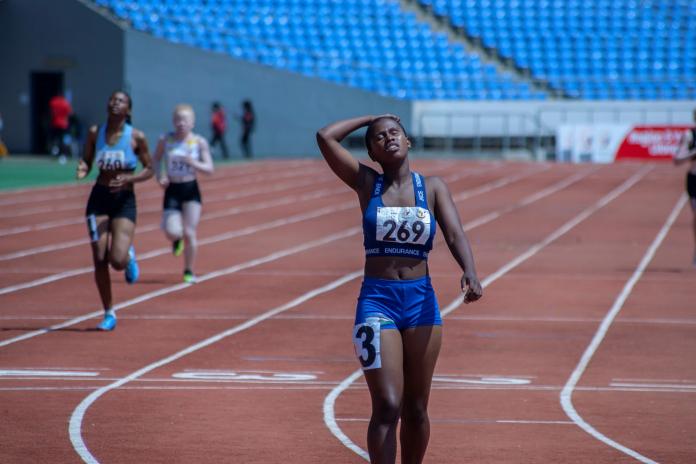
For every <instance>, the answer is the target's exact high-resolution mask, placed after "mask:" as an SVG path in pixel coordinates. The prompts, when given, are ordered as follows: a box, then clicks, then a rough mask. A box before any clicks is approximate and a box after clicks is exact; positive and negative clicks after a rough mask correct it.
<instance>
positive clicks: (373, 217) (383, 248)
mask: <svg viewBox="0 0 696 464" xmlns="http://www.w3.org/2000/svg"><path fill="white" fill-rule="evenodd" d="M411 177H412V178H413V193H414V195H415V198H416V206H384V203H382V188H383V186H384V176H383V175H380V176H378V177H377V179H376V180H375V185H374V188H373V191H372V196H371V197H370V201H369V203H368V204H367V208H366V209H365V214H364V215H363V237H364V241H363V244H364V246H365V255H366V256H368V257H369V256H403V257H407V258H416V259H428V252H430V250H432V248H433V238H434V237H435V216H434V215H433V214H432V213H431V212H430V210H429V209H428V201H427V198H426V194H425V179H424V178H423V176H421V175H420V174H418V173H415V172H413V173H411Z"/></svg>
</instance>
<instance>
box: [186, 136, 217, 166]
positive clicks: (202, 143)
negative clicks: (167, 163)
mask: <svg viewBox="0 0 696 464" xmlns="http://www.w3.org/2000/svg"><path fill="white" fill-rule="evenodd" d="M198 150H200V154H201V160H200V161H198V160H195V159H193V158H188V157H186V158H184V162H185V163H188V165H189V166H191V167H192V168H193V169H195V170H196V171H200V172H202V173H204V174H212V173H213V171H214V170H215V168H214V167H213V157H212V156H210V146H209V145H208V141H207V140H206V139H204V138H203V137H198Z"/></svg>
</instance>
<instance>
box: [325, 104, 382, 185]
mask: <svg viewBox="0 0 696 464" xmlns="http://www.w3.org/2000/svg"><path fill="white" fill-rule="evenodd" d="M374 119H375V117H374V116H359V117H357V118H351V119H343V120H341V121H336V122H334V123H331V124H329V125H328V126H326V127H323V128H321V129H319V131H318V132H317V144H318V145H319V150H321V154H322V156H324V159H325V160H326V162H327V163H328V165H329V167H330V168H331V170H332V171H333V172H334V174H336V175H337V176H338V178H339V179H341V180H342V181H343V182H344V183H345V184H346V185H348V186H349V187H350V188H352V189H353V190H355V191H357V192H360V191H362V187H363V186H364V185H365V184H366V181H367V177H368V176H374V174H375V171H374V170H373V169H372V168H370V167H368V166H365V165H364V164H362V163H360V162H359V161H358V160H356V159H355V158H354V157H353V155H351V154H350V152H349V151H348V150H346V149H345V148H343V146H342V145H341V141H342V140H343V139H344V138H346V137H347V136H348V135H349V134H350V133H352V132H354V131H356V130H358V129H360V128H361V127H365V126H367V125H369V124H370V123H371V122H372V121H373V120H374Z"/></svg>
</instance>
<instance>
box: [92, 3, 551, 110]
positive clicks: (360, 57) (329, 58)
mask: <svg viewBox="0 0 696 464" xmlns="http://www.w3.org/2000/svg"><path fill="white" fill-rule="evenodd" d="M95 3H97V4H98V5H100V6H103V7H106V8H108V9H110V10H111V11H112V12H113V13H114V14H116V15H117V16H118V17H120V18H122V19H125V20H127V21H128V22H130V24H131V26H132V27H133V28H135V29H137V30H141V31H144V32H147V33H150V34H153V35H155V36H158V37H162V38H164V39H167V40H170V41H172V42H176V43H181V44H187V45H191V46H194V47H199V48H202V49H206V50H212V51H215V52H220V53H227V54H229V55H232V56H234V57H236V58H239V59H243V60H248V61H252V62H257V63H262V64H265V65H268V66H273V67H276V68H281V69H285V70H290V71H293V72H297V73H301V74H304V75H307V76H316V77H319V78H323V79H327V80H331V81H335V82H338V83H341V84H345V85H350V86H355V87H359V88H363V89H366V90H368V91H373V92H377V93H379V94H382V95H389V96H393V97H397V98H402V99H470V100H481V99H493V100H507V99H543V98H545V96H546V94H545V93H543V92H539V91H535V90H533V89H532V88H531V87H530V85H529V84H527V83H525V82H520V81H519V80H518V79H516V78H514V76H512V75H511V74H508V73H505V72H501V71H499V70H498V69H497V68H496V67H495V66H494V65H491V64H487V63H484V62H482V61H481V59H480V58H479V57H478V56H477V55H475V54H472V53H468V52H467V51H466V50H465V49H464V48H463V46H462V45H460V44H457V43H454V44H453V43H450V42H449V41H448V38H447V36H446V35H445V34H443V33H436V32H434V31H433V30H432V29H431V28H430V27H429V26H428V25H427V24H423V23H420V22H418V21H417V20H416V17H415V15H414V14H412V13H406V12H404V11H402V10H401V8H400V7H399V4H398V2H397V1H394V0H190V1H186V0H95Z"/></svg>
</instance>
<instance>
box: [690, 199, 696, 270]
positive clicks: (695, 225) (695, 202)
mask: <svg viewBox="0 0 696 464" xmlns="http://www.w3.org/2000/svg"><path fill="white" fill-rule="evenodd" d="M689 200H690V201H691V212H692V213H693V215H692V219H691V229H692V232H693V234H694V258H693V263H692V264H693V265H694V267H696V198H695V197H691V198H690V199H689Z"/></svg>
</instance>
